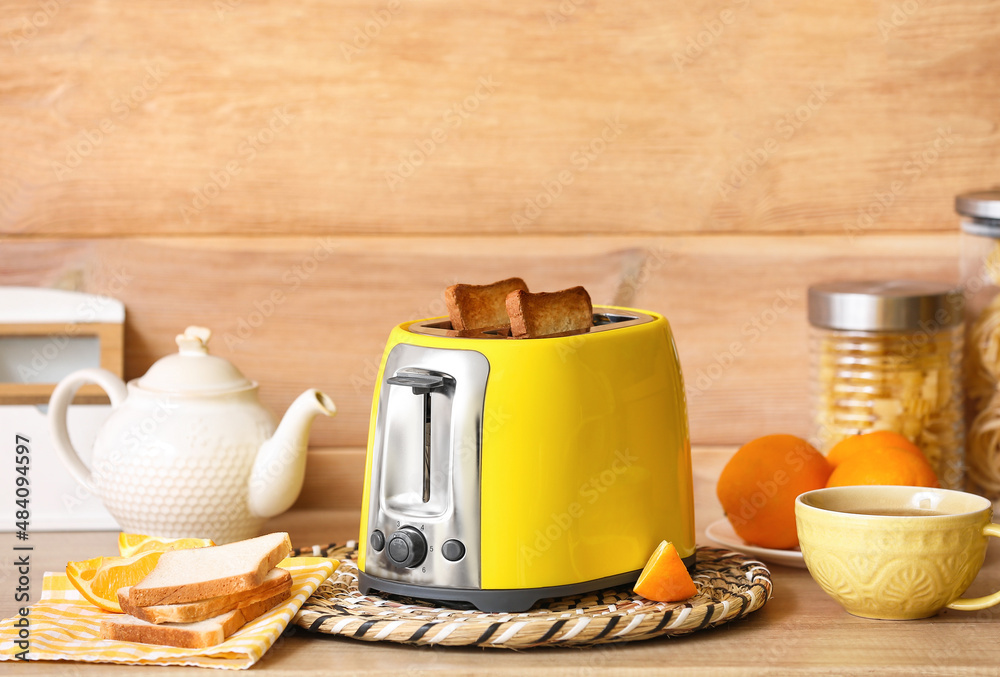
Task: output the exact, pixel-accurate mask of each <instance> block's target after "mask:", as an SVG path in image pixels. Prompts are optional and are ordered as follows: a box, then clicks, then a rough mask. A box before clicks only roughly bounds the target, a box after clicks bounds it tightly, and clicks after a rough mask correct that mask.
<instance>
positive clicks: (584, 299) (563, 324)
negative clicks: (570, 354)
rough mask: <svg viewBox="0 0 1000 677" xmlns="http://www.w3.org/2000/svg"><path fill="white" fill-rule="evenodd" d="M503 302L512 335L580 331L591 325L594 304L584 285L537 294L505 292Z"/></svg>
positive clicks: (543, 334) (516, 336)
mask: <svg viewBox="0 0 1000 677" xmlns="http://www.w3.org/2000/svg"><path fill="white" fill-rule="evenodd" d="M505 305H506V306H507V315H508V316H509V317H510V333H511V336H512V337H514V338H539V337H542V336H550V335H552V334H562V333H565V332H570V331H582V330H586V329H588V328H589V327H591V326H593V324H594V306H593V304H592V303H591V301H590V294H588V293H587V290H586V289H584V288H583V287H570V288H569V289H563V290H561V291H557V292H541V293H538V294H531V293H529V292H527V291H523V290H515V291H512V292H511V293H509V294H508V295H507V299H506V304H505Z"/></svg>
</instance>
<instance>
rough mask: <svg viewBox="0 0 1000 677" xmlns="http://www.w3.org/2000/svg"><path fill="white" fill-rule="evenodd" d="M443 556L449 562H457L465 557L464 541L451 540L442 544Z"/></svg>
mask: <svg viewBox="0 0 1000 677" xmlns="http://www.w3.org/2000/svg"><path fill="white" fill-rule="evenodd" d="M441 554H442V555H444V558H445V559H446V560H448V561H449V562H457V561H458V560H460V559H462V558H463V557H465V544H464V543H462V541H459V540H456V539H454V538H450V539H448V540H447V541H445V542H444V543H442V544H441Z"/></svg>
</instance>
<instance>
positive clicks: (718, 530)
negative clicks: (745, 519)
mask: <svg viewBox="0 0 1000 677" xmlns="http://www.w3.org/2000/svg"><path fill="white" fill-rule="evenodd" d="M705 535H706V536H708V537H709V538H710V539H711V540H713V541H715V542H716V543H718V544H719V545H724V546H726V547H727V548H732V549H733V550H736V551H739V552H745V553H746V554H748V555H753V556H754V557H757V558H759V559H762V560H764V561H765V562H770V563H772V564H784V565H785V566H789V567H802V568H805V566H806V563H805V560H803V559H802V551H801V550H799V549H798V548H796V549H795V550H774V549H773V548H760V547H758V546H756V545H750V544H749V543H747V542H746V541H744V540H743V539H742V538H740V537H739V536H737V535H736V532H735V531H733V525H731V524H730V523H729V520H727V519H726V518H725V517H723V518H722V519H720V520H716V521H715V522H712V523H711V524H709V525H708V528H707V529H705Z"/></svg>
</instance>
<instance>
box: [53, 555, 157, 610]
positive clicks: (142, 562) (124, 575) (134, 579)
mask: <svg viewBox="0 0 1000 677" xmlns="http://www.w3.org/2000/svg"><path fill="white" fill-rule="evenodd" d="M162 554H163V553H162V552H155V551H154V552H143V553H139V554H137V555H133V556H131V557H94V558H93V559H88V560H83V561H82V562H70V563H69V564H67V565H66V576H67V578H69V582H70V583H72V584H73V587H75V588H76V589H77V590H79V591H80V594H81V595H83V596H84V598H85V599H86V600H87V601H88V602H90V603H91V604H93V605H94V606H97V607H100V608H101V609H104V610H105V611H114V612H117V613H122V608H121V607H120V606H118V588H124V587H125V586H128V585H135V584H136V583H138V582H139V581H141V580H142V579H143V578H145V577H146V574H148V573H149V572H150V571H152V570H153V567H155V566H156V563H157V562H158V561H159V560H160V555H162Z"/></svg>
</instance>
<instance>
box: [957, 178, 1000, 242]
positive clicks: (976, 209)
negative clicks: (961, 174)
mask: <svg viewBox="0 0 1000 677" xmlns="http://www.w3.org/2000/svg"><path fill="white" fill-rule="evenodd" d="M955 211H956V212H958V213H959V214H961V215H962V216H967V217H969V220H967V221H963V222H962V230H964V231H965V232H966V233H972V234H973V235H983V236H985V237H994V238H1000V188H994V189H992V190H976V191H972V192H971V193H963V194H962V195H959V196H957V197H956V198H955Z"/></svg>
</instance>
